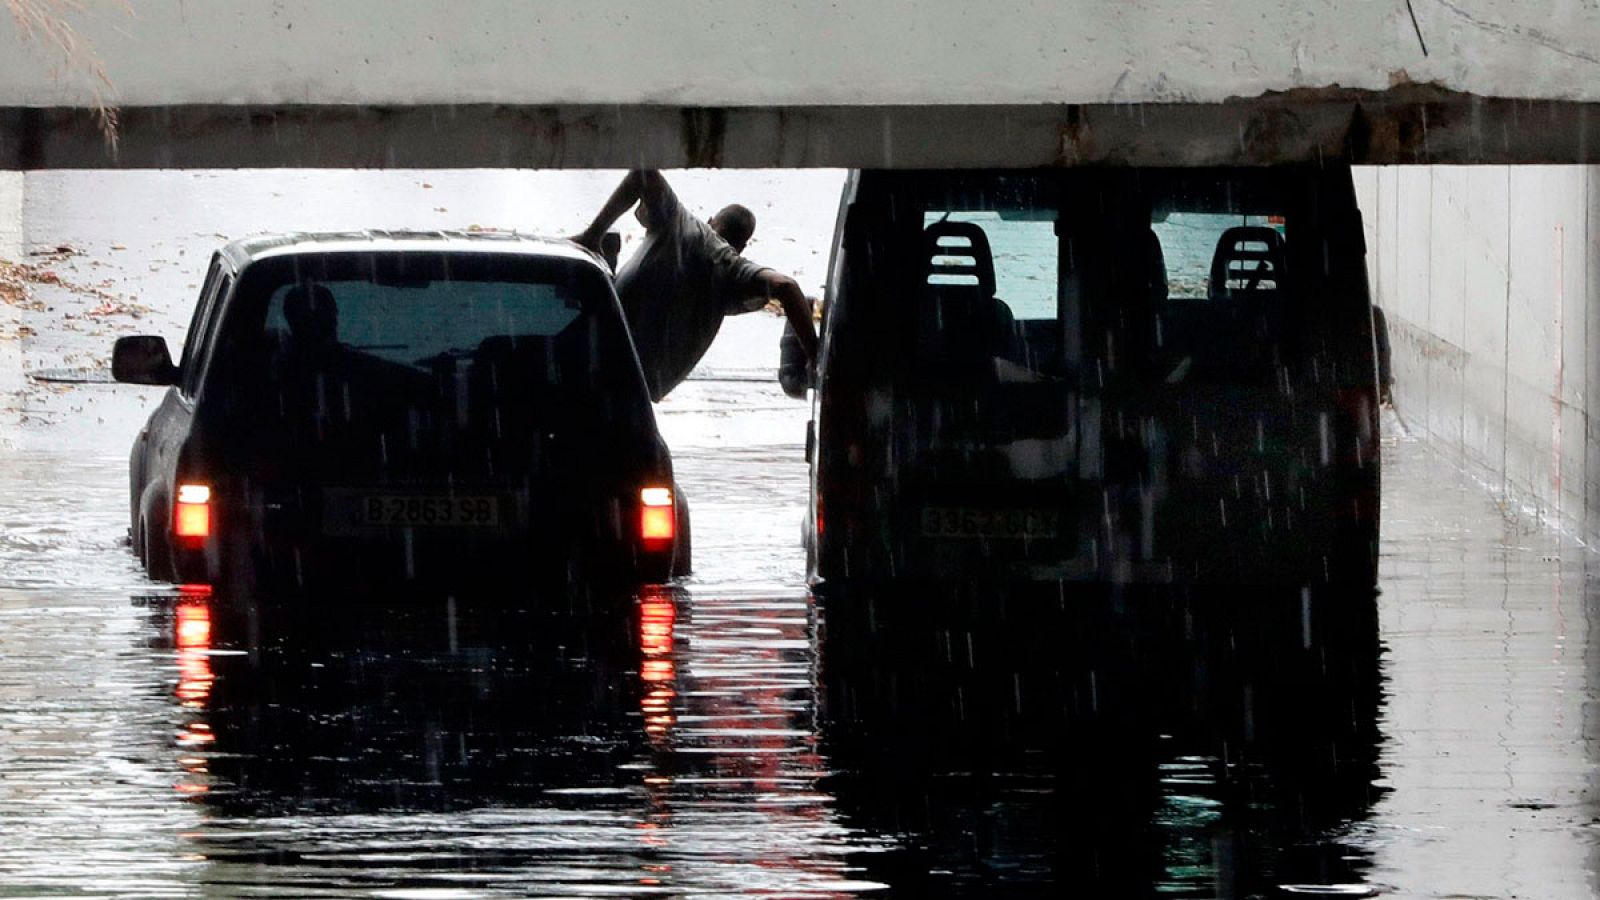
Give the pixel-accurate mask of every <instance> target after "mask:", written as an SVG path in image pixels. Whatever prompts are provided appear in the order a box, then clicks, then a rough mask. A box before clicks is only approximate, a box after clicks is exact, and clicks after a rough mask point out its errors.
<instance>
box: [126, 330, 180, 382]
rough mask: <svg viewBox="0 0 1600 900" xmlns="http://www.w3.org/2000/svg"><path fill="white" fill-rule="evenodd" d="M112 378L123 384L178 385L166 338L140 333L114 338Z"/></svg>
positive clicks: (176, 373)
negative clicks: (115, 341) (115, 339)
mask: <svg viewBox="0 0 1600 900" xmlns="http://www.w3.org/2000/svg"><path fill="white" fill-rule="evenodd" d="M111 377H112V378H115V379H116V380H118V381H120V382H122V383H123V384H154V385H169V384H177V383H178V367H177V366H175V365H173V364H172V354H171V353H170V352H168V350H167V340H166V338H162V337H157V336H155V335H149V334H141V335H137V336H135V337H121V338H117V343H116V346H115V347H113V348H112V350H111Z"/></svg>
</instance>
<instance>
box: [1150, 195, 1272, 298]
mask: <svg viewBox="0 0 1600 900" xmlns="http://www.w3.org/2000/svg"><path fill="white" fill-rule="evenodd" d="M1236 225H1246V226H1259V227H1270V228H1272V229H1273V230H1274V231H1277V232H1278V234H1280V235H1282V234H1283V233H1284V217H1283V216H1266V215H1240V214H1236V213H1219V212H1174V213H1171V214H1170V215H1168V216H1167V217H1166V219H1165V221H1160V222H1156V223H1154V224H1153V225H1151V230H1152V231H1154V232H1155V234H1156V237H1157V238H1158V239H1159V240H1160V241H1161V250H1162V253H1163V255H1164V256H1165V257H1166V266H1167V299H1168V300H1205V299H1207V297H1208V296H1209V290H1210V285H1211V262H1212V259H1213V257H1214V256H1215V253H1216V249H1217V242H1218V241H1219V240H1221V238H1222V234H1223V232H1225V231H1227V230H1228V229H1229V228H1232V227H1234V226H1236Z"/></svg>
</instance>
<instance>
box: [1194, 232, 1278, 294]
mask: <svg viewBox="0 0 1600 900" xmlns="http://www.w3.org/2000/svg"><path fill="white" fill-rule="evenodd" d="M1283 279H1284V252H1283V235H1281V234H1279V233H1278V231H1277V229H1275V228H1267V227H1264V226H1260V225H1239V226H1235V227H1233V228H1229V229H1228V230H1227V231H1224V232H1223V233H1222V237H1221V238H1220V239H1219V240H1218V241H1217V251H1216V254H1215V255H1214V256H1212V258H1211V288H1210V291H1209V293H1210V295H1211V298H1212V299H1214V300H1216V299H1230V298H1237V297H1241V296H1249V295H1256V294H1261V293H1267V292H1273V291H1277V290H1280V289H1281V288H1282V287H1283Z"/></svg>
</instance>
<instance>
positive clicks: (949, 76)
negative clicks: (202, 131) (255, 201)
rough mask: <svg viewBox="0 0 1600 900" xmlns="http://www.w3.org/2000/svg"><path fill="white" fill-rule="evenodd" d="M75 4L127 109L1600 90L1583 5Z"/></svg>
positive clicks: (18, 44)
mask: <svg viewBox="0 0 1600 900" xmlns="http://www.w3.org/2000/svg"><path fill="white" fill-rule="evenodd" d="M32 5H39V4H32ZM52 5H54V6H57V7H58V8H59V7H69V6H70V5H68V4H52ZM83 6H84V7H85V8H84V9H83V10H81V11H74V10H72V9H70V8H68V9H67V10H66V11H65V12H64V13H62V14H63V15H65V16H67V18H68V23H69V24H70V25H71V27H72V28H73V29H74V31H75V32H76V33H77V34H78V35H80V36H81V37H82V38H83V39H85V43H83V44H82V46H84V47H87V48H90V49H91V50H92V51H93V52H94V53H95V54H96V55H97V56H98V58H99V60H100V61H101V63H102V64H103V71H104V74H105V76H106V80H107V81H108V82H109V84H110V90H109V91H108V94H110V95H113V96H114V97H115V99H117V100H118V101H119V102H121V103H124V104H127V105H134V106H137V105H176V104H208V103H220V104H248V103H259V104H278V103H302V104H434V103H515V104H561V105H573V104H611V103H615V104H633V105H638V104H645V105H650V104H665V105H673V106H678V105H699V106H746V105H811V104H867V105H884V104H951V103H1011V104H1026V103H1109V102H1125V103H1136V102H1158V103H1159V102H1172V101H1201V102H1216V101H1220V100H1224V99H1226V98H1228V97H1236V96H1237V97H1251V96H1256V95H1258V94H1261V93H1263V92H1265V91H1273V90H1287V89H1292V88H1297V87H1329V86H1334V85H1338V86H1342V87H1344V88H1363V89H1369V90H1381V89H1384V88H1387V87H1389V86H1390V85H1391V84H1393V83H1395V82H1396V81H1407V80H1409V81H1414V82H1418V83H1431V84H1437V85H1439V86H1441V87H1444V88H1447V89H1450V90H1457V91H1464V92H1468V93H1476V94H1482V95H1486V96H1503V97H1536V98H1554V99H1584V100H1600V79H1596V78H1595V77H1594V75H1595V69H1596V65H1597V61H1600V57H1597V55H1596V50H1595V48H1596V47H1600V8H1597V7H1596V5H1595V4H1594V3H1592V2H1588V0H1545V2H1541V3H1538V4H1527V3H1525V2H1520V0H1451V2H1448V3H1446V2H1417V3H1415V4H1406V3H1388V2H1386V3H1378V2H1371V0H1303V2H1298V3H1292V4H1283V3H1269V2H1255V3H1239V2H1230V0H1145V2H1141V3H1136V4H1135V3H1104V2H1101V0H987V2H982V3H975V2H972V0H924V2H920V3H916V4H903V3H884V2H882V0H836V2H831V3H826V4H822V3H804V2H779V3H751V2H748V0H676V2H672V3H662V2H659V0H612V2H609V3H571V2H567V0H448V2H446V0H434V2H424V0H408V2H403V3H396V2H393V0H341V2H339V3H328V2H325V0H277V2H273V3H263V2H260V0H205V2H195V0H139V2H137V3H129V2H126V0H87V2H86V3H85V4H83ZM1408 6H1414V7H1415V9H1416V13H1417V24H1416V26H1415V27H1414V26H1413V24H1412V19H1411V16H1410V15H1409V14H1408V12H1407V7H1408ZM5 18H7V17H5V16H3V15H0V20H4V19H5ZM8 24H9V23H3V22H0V106H7V105H11V106H52V105H65V106H72V105H83V104H84V103H85V102H86V100H87V99H88V98H89V97H90V96H92V94H93V93H94V91H95V90H97V89H104V88H103V85H101V83H100V82H99V81H98V79H97V78H96V73H95V72H94V71H93V70H92V67H90V66H85V65H82V64H79V65H71V64H69V65H66V66H62V65H60V64H59V63H60V59H59V57H60V54H59V53H55V52H53V51H51V50H50V49H49V48H48V45H47V44H46V43H45V42H43V41H41V40H39V39H37V38H36V39H34V40H32V41H29V40H27V39H25V38H23V37H22V36H21V31H20V29H17V28H15V27H7V25H8ZM1419 32H1420V36H1419Z"/></svg>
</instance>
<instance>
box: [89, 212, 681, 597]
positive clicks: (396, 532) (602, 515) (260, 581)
mask: <svg viewBox="0 0 1600 900" xmlns="http://www.w3.org/2000/svg"><path fill="white" fill-rule="evenodd" d="M113 369H114V375H115V377H116V378H117V380H119V381H124V382H131V383H136V384H155V385H170V386H171V389H170V390H169V391H168V392H167V395H166V397H165V399H164V400H163V402H162V403H161V405H160V406H159V407H158V408H157V409H156V411H155V412H154V413H153V414H152V415H151V416H150V419H149V422H148V423H147V424H146V426H145V428H144V430H143V431H141V432H140V434H139V436H138V439H137V441H136V442H135V444H134V448H133V453H132V457H131V460H130V476H131V485H130V486H131V501H132V502H131V514H132V523H131V538H132V544H133V547H134V549H135V551H136V552H137V554H138V556H139V559H140V560H141V562H142V563H143V564H144V566H145V569H146V571H147V572H149V573H150V575H151V576H152V577H154V578H157V579H169V580H173V581H179V582H186V583H189V582H192V583H212V584H225V585H229V586H232V585H246V586H249V587H251V588H267V589H284V590H290V591H295V590H301V589H307V588H312V587H321V586H360V585H367V584H415V585H420V586H435V585H442V586H454V585H470V584H475V583H484V584H504V583H506V582H505V579H506V578H507V577H517V578H521V577H524V576H532V577H535V578H548V577H552V576H553V578H554V579H556V580H559V579H562V578H565V579H567V580H568V581H573V580H583V581H594V582H596V583H614V582H627V583H635V584H636V583H642V582H659V581H663V580H666V579H668V578H670V577H672V576H675V575H680V574H684V573H686V572H687V571H688V568H689V534H688V518H687V511H686V508H685V505H684V503H683V499H682V498H681V497H680V496H679V495H678V491H677V487H676V484H675V483H674V480H673V473H672V460H671V457H670V455H669V453H668V450H667V447H666V445H665V444H664V443H663V441H662V439H661V436H660V434H659V433H658V432H657V430H656V423H655V418H654V413H653V411H652V409H651V405H650V400H649V396H648V394H647V393H646V389H645V383H644V378H643V374H642V372H641V370H640V366H639V362H638V358H637V355H636V354H635V353H634V350H633V345H632V342H631V340H630V338H629V335H628V330H627V326H626V323H625V321H624V319H623V317H622V314H621V311H620V308H619V306H618V303H617V298H616V294H615V292H614V291H613V289H612V286H611V280H610V277H609V274H608V272H607V270H606V269H605V267H604V265H603V264H602V262H601V261H600V260H599V259H597V258H595V257H593V256H591V255H590V254H589V253H587V252H586V251H583V250H581V249H579V248H577V247H575V246H573V245H571V244H569V243H567V242H553V241H541V240H535V239H529V238H524V237H518V236H512V235H495V234H445V233H416V234H412V233H358V234H308V235H289V236H281V237H265V238H255V239H250V240H244V241H237V242H234V243H231V244H228V245H227V246H226V247H224V248H223V249H222V250H221V251H219V252H218V253H217V254H216V255H215V256H214V257H213V259H212V261H211V266H210V270H209V272H208V274H207V276H206V279H205V284H204V286H203V288H202V290H201V294H200V299H199V303H198V304H197V306H196V308H195V312H194V317H193V319H192V321H191V322H190V325H189V331H188V338H187V340H186V341H185V344H184V348H183V355H182V358H181V360H180V361H179V362H178V363H177V364H176V365H174V364H173V363H172V362H171V357H170V355H169V354H168V351H167V348H166V345H165V342H164V341H163V340H162V339H161V338H159V337H148V336H147V337H130V338H122V339H121V340H119V341H118V342H117V346H116V350H115V354H114V359H113Z"/></svg>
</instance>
